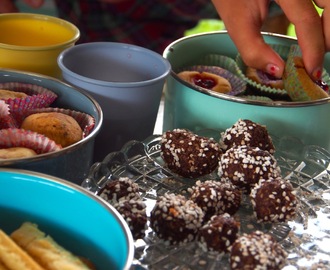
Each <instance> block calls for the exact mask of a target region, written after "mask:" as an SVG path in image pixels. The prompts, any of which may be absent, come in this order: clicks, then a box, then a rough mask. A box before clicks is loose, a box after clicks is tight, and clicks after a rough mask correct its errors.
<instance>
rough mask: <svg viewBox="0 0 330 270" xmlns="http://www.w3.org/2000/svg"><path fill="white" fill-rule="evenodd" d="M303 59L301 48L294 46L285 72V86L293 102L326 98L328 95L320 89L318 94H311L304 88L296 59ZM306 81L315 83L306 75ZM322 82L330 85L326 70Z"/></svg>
mask: <svg viewBox="0 0 330 270" xmlns="http://www.w3.org/2000/svg"><path fill="white" fill-rule="evenodd" d="M295 57H302V54H301V50H300V48H299V46H297V45H292V46H291V49H290V53H289V56H288V59H287V61H286V66H285V70H284V77H285V79H284V85H285V88H286V90H287V92H288V95H289V96H290V97H291V99H292V100H293V101H308V100H312V99H317V98H318V97H319V98H324V97H327V95H324V94H325V93H324V90H323V89H322V88H319V89H318V90H319V91H318V92H317V93H309V92H308V90H311V89H305V88H306V87H304V86H303V82H302V81H301V77H300V76H299V75H298V72H297V70H296V67H295V63H294V58H295ZM305 79H306V80H308V83H314V82H313V81H312V80H311V79H310V78H309V76H308V75H307V73H306V78H305ZM322 80H323V81H324V82H325V83H327V84H328V85H330V78H329V74H328V73H327V71H326V70H325V69H323V73H322ZM304 89H305V90H304Z"/></svg>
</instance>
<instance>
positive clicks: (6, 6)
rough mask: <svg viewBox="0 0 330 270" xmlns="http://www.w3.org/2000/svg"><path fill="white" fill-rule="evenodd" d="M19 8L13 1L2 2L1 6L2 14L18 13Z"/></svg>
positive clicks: (5, 0) (4, 0) (3, 0)
mask: <svg viewBox="0 0 330 270" xmlns="http://www.w3.org/2000/svg"><path fill="white" fill-rule="evenodd" d="M17 11H18V10H17V8H16V6H15V5H14V3H13V1H12V0H2V1H1V5H0V13H7V12H17Z"/></svg>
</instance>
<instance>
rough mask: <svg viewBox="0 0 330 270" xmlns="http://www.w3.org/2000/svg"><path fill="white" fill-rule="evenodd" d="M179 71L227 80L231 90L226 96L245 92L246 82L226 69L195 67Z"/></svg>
mask: <svg viewBox="0 0 330 270" xmlns="http://www.w3.org/2000/svg"><path fill="white" fill-rule="evenodd" d="M181 71H198V72H200V73H202V72H208V73H213V74H215V75H218V76H220V77H223V78H225V79H227V80H228V81H229V83H230V85H231V88H232V90H231V91H230V92H228V93H226V95H231V96H237V95H239V94H241V93H243V92H244V91H245V90H246V82H244V81H243V80H242V79H241V78H239V77H237V76H236V75H235V74H233V73H231V72H230V71H228V70H227V69H224V68H222V67H219V66H207V65H196V66H190V67H186V68H183V69H182V70H181ZM179 72H180V71H179ZM194 86H195V87H196V88H199V89H204V88H203V87H200V86H198V85H194Z"/></svg>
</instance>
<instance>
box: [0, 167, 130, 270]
mask: <svg viewBox="0 0 330 270" xmlns="http://www.w3.org/2000/svg"><path fill="white" fill-rule="evenodd" d="M0 186H1V189H0V228H1V229H3V230H4V231H5V232H7V233H10V232H12V231H13V230H15V229H16V228H18V227H19V226H20V225H21V224H22V223H23V222H25V221H31V222H34V223H37V224H38V225H39V227H40V229H41V230H43V231H44V232H46V233H47V234H49V235H51V236H52V237H53V238H54V239H55V240H56V241H57V242H58V243H59V244H60V245H62V246H63V247H65V248H66V249H68V250H70V251H71V252H73V253H74V254H77V255H79V256H83V257H85V258H88V259H89V260H90V261H91V262H92V263H93V264H94V265H95V266H96V269H98V270H112V269H129V267H130V265H131V263H132V260H133V255H134V244H133V238H132V235H131V232H130V230H129V228H128V226H127V224H126V223H125V221H124V220H123V218H122V217H121V216H120V215H119V214H118V212H117V211H116V210H115V209H114V208H113V207H112V206H111V205H109V204H108V203H106V202H105V201H103V200H102V199H101V198H99V197H96V196H95V195H93V194H92V193H90V192H89V191H87V190H85V189H83V188H81V187H79V186H78V185H76V184H73V183H71V182H68V181H65V180H62V179H59V178H55V177H52V176H48V175H45V174H40V173H36V172H31V171H26V170H11V169H8V170H6V169H0Z"/></svg>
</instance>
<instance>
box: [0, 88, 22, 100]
mask: <svg viewBox="0 0 330 270" xmlns="http://www.w3.org/2000/svg"><path fill="white" fill-rule="evenodd" d="M27 96H28V95H27V94H25V93H23V92H18V91H13V90H5V89H0V99H10V98H25V97H27Z"/></svg>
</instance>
